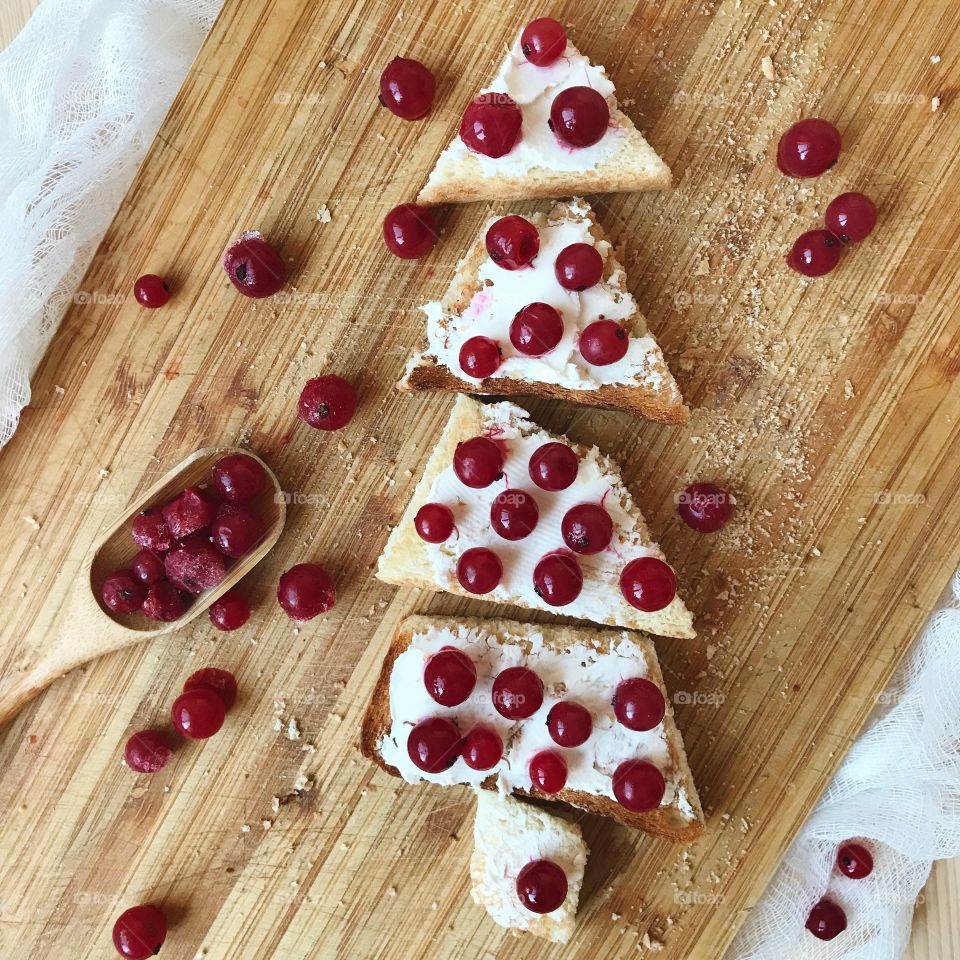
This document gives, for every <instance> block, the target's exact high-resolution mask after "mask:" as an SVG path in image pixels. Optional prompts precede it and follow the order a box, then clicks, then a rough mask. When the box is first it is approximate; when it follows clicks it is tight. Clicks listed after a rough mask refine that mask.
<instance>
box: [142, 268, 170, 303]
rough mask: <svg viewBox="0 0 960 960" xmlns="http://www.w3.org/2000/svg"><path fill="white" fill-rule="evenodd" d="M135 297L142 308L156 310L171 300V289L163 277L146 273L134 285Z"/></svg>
mask: <svg viewBox="0 0 960 960" xmlns="http://www.w3.org/2000/svg"><path fill="white" fill-rule="evenodd" d="M133 295H134V297H135V298H136V301H137V303H139V304H140V306H141V307H147V308H149V309H151V310H155V309H156V308H157V307H162V306H163V305H164V304H165V303H166V302H167V301H168V300H169V299H170V288H169V287H168V286H167V282H166V280H164V279H163V277H158V276H157V275H156V274H155V273H146V274H144V275H143V276H142V277H140V278H139V279H138V280H137V282H136V283H135V284H134V285H133Z"/></svg>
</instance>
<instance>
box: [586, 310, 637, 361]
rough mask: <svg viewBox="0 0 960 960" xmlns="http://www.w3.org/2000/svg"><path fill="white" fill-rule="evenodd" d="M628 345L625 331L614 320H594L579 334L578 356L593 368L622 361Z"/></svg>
mask: <svg viewBox="0 0 960 960" xmlns="http://www.w3.org/2000/svg"><path fill="white" fill-rule="evenodd" d="M629 345H630V338H629V337H628V336H627V331H626V330H624V329H623V327H621V326H620V324H619V323H617V322H616V321H615V320H594V322H593V323H591V324H589V325H588V326H587V327H586V328H585V329H584V330H583V332H582V333H581V334H580V344H579V346H580V355H581V356H582V357H583V359H584V360H586V361H587V363H590V364H593V366H595V367H606V366H609V365H610V364H611V363H616V362H617V361H618V360H622V359H623V358H624V357H625V356H626V353H627V347H628V346H629Z"/></svg>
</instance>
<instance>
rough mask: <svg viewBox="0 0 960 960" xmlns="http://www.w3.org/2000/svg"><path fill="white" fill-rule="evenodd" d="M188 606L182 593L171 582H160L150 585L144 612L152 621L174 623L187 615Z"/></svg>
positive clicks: (144, 603)
mask: <svg viewBox="0 0 960 960" xmlns="http://www.w3.org/2000/svg"><path fill="white" fill-rule="evenodd" d="M186 610H187V605H186V603H185V602H184V599H183V597H182V596H180V591H179V590H177V588H176V587H175V586H174V585H173V584H172V583H171V582H170V581H169V580H160V581H158V582H157V583H153V584H151V585H150V588H149V589H148V590H147V598H146V600H144V601H143V612H144V613H145V614H146V615H147V616H148V617H150V618H151V619H152V620H159V621H160V622H161V623H173V621H174V620H179V619H180V618H181V617H182V616H183V615H184V613H186Z"/></svg>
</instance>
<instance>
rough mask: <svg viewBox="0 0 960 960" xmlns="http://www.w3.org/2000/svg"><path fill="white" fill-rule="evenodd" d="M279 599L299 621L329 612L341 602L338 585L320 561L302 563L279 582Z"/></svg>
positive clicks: (292, 618) (292, 568) (293, 617)
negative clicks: (336, 585)
mask: <svg viewBox="0 0 960 960" xmlns="http://www.w3.org/2000/svg"><path fill="white" fill-rule="evenodd" d="M277 602H278V603H279V604H280V606H281V607H283V611H284V613H286V615H287V616H288V617H289V618H290V619H291V620H296V621H297V622H298V623H304V622H306V621H307V620H312V619H313V618H314V617H317V616H319V615H320V614H321V613H326V612H327V611H328V610H329V609H330V608H331V607H333V605H334V604H335V603H336V602H337V588H336V587H335V586H334V585H333V581H332V580H331V579H330V574H329V573H327V571H326V570H324V569H323V567H321V566H320V564H319V563H298V564H297V565H296V566H295V567H291V568H290V569H289V570H287V571H286V573H284V574H283V575H282V576H281V577H280V582H279V583H278V584H277Z"/></svg>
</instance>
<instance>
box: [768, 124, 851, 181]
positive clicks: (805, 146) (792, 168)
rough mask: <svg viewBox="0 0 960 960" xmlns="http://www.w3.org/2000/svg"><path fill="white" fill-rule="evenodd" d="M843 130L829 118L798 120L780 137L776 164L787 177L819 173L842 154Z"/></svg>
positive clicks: (830, 165)
mask: <svg viewBox="0 0 960 960" xmlns="http://www.w3.org/2000/svg"><path fill="white" fill-rule="evenodd" d="M840 147H841V141H840V132H839V131H838V130H837V128H836V127H835V126H834V125H833V124H832V123H830V122H828V121H827V120H821V119H820V118H819V117H810V118H808V119H806V120H800V121H799V122H797V123H795V124H794V125H793V126H792V127H790V129H789V130H787V132H786V133H784V135H783V136H782V137H781V138H780V143H779V144H778V146H777V166H778V167H779V168H780V172H781V173H785V174H786V175H787V176H788V177H819V176H820V174H821V173H824V172H826V171H827V170H829V169H830V168H831V167H832V166H833V165H834V164H835V163H836V162H837V157H839V156H840Z"/></svg>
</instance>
